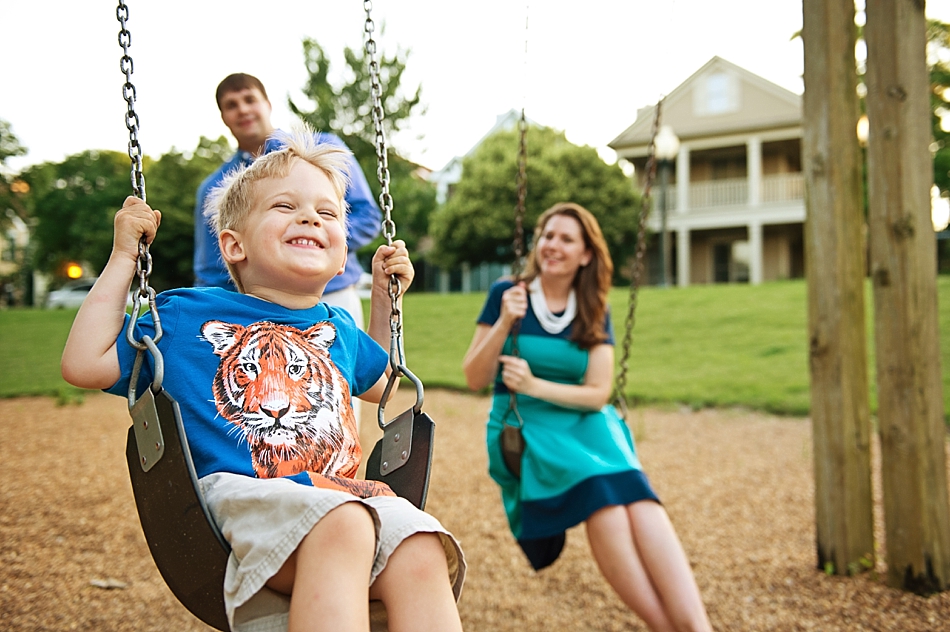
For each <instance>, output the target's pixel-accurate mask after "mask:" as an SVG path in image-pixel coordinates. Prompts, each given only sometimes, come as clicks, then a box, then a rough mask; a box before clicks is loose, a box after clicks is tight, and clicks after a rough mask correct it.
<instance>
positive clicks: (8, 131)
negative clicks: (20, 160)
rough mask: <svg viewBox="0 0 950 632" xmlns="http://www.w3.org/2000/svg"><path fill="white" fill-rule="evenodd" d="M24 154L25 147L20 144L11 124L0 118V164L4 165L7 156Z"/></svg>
mask: <svg viewBox="0 0 950 632" xmlns="http://www.w3.org/2000/svg"><path fill="white" fill-rule="evenodd" d="M24 154H26V147H24V146H23V145H21V144H20V139H18V138H17V137H16V134H14V133H13V126H12V125H10V123H9V122H8V121H5V120H3V119H0V165H5V164H6V162H7V158H12V157H13V156H23V155H24Z"/></svg>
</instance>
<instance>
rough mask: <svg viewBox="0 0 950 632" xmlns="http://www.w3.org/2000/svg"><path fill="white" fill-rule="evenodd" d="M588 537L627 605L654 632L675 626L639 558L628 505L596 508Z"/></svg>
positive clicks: (602, 571)
mask: <svg viewBox="0 0 950 632" xmlns="http://www.w3.org/2000/svg"><path fill="white" fill-rule="evenodd" d="M587 539H588V541H589V542H590V548H591V551H592V552H593V554H594V561H596V562H597V566H598V567H599V568H600V572H601V573H602V574H603V575H604V578H605V579H606V580H607V583H608V584H610V586H611V587H612V588H613V589H614V591H616V593H617V595H618V596H619V597H620V599H621V600H622V601H623V602H624V603H625V604H627V607H628V608H630V609H631V610H633V611H634V612H635V613H636V614H637V616H639V617H640V618H641V619H643V621H644V622H645V623H646V624H647V625H648V626H649V627H650V629H651V630H654V632H667V631H673V630H675V629H676V628H675V627H673V623H672V622H671V621H670V619H669V617H668V616H667V613H666V609H665V608H664V607H663V602H662V601H661V600H660V596H659V594H658V593H657V591H656V588H655V587H654V586H653V582H652V581H651V580H650V576H649V574H648V572H647V570H646V568H645V567H644V565H643V562H642V561H641V559H640V552H639V551H638V549H637V545H636V542H635V540H634V533H633V526H632V524H631V519H630V515H629V514H628V513H627V508H626V507H624V506H622V505H613V506H610V507H604V508H603V509H600V510H599V511H597V512H595V513H594V514H593V515H592V516H591V517H590V518H588V519H587Z"/></svg>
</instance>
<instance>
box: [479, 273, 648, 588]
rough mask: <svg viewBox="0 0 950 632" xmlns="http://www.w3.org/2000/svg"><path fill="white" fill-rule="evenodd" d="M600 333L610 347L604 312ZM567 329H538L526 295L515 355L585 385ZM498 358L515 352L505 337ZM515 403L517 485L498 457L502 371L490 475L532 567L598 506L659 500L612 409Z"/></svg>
mask: <svg viewBox="0 0 950 632" xmlns="http://www.w3.org/2000/svg"><path fill="white" fill-rule="evenodd" d="M511 286H512V283H511V281H507V280H502V281H498V282H496V283H495V284H494V285H492V288H491V290H490V291H489V294H488V299H487V300H486V302H485V306H484V308H483V309H482V312H481V314H479V316H478V323H479V324H484V325H489V326H491V325H493V324H494V323H495V321H496V320H498V317H499V315H500V310H501V296H502V294H503V293H504V292H505V290H507V289H508V288H510V287H511ZM604 328H605V330H606V332H607V335H608V340H607V343H608V344H613V342H614V339H613V328H612V326H611V323H610V315H609V313H608V314H607V317H606V319H605V323H604ZM571 329H572V326H571V325H569V326H568V327H567V328H566V329H565V330H564V331H562V332H560V333H557V334H550V333H548V332H547V331H545V330H544V329H542V327H541V325H540V323H539V322H538V319H537V318H536V317H535V315H534V312H533V311H532V309H531V308H530V297H529V309H528V311H527V314H526V315H525V317H524V318H523V319H522V322H521V326H520V330H519V333H518V352H519V355H520V356H521V357H522V358H523V359H524V360H525V361H527V362H528V365H529V366H530V367H531V372H532V374H534V375H535V376H536V377H539V378H541V379H544V380H550V381H552V382H559V383H562V384H581V383H582V382H583V381H584V375H585V373H586V372H587V362H588V356H589V354H588V352H587V351H586V350H584V349H581V348H580V347H578V346H577V345H576V344H575V343H574V342H572V341H571V340H570V335H571ZM502 353H503V354H506V355H511V353H512V339H511V336H510V335H509V337H508V339H507V340H506V341H505V346H504V350H503V351H502ZM516 398H517V407H518V412H519V413H520V416H521V418H522V420H523V421H524V426H523V428H522V433H523V436H524V439H525V443H526V447H525V451H524V454H523V455H522V461H521V480H520V481H519V480H518V479H517V478H516V477H515V476H513V475H512V474H511V472H510V471H509V470H508V468H507V467H506V465H505V462H504V459H503V458H502V453H501V431H502V428H503V427H504V424H506V423H507V424H510V425H517V422H516V417H515V416H514V414H513V413H511V410H510V392H509V391H508V389H507V387H506V386H505V385H504V383H503V382H502V381H501V376H500V374H499V377H498V378H497V379H496V381H495V385H494V393H493V397H492V407H491V412H490V413H489V418H488V428H487V436H486V441H487V444H488V471H489V474H490V475H491V477H492V479H493V480H494V481H495V482H496V483H497V484H498V486H499V487H500V488H501V496H502V502H503V503H504V507H505V513H506V514H507V516H508V525H509V527H510V528H511V532H512V534H513V535H514V536H515V539H516V540H517V541H518V544H519V546H521V549H522V550H523V551H524V553H525V555H526V556H527V558H528V561H529V562H531V565H532V566H533V567H534V569H535V570H540V569H542V568H544V567H546V566H549V565H550V564H552V563H553V562H554V561H555V560H556V559H557V558H558V556H559V555H560V554H561V550H562V549H563V547H564V538H565V532H566V531H567V529H569V528H571V527H573V526H575V525H578V524H580V523H581V522H584V521H585V520H587V518H589V517H590V516H591V514H593V513H594V512H596V511H597V510H598V509H601V508H603V507H607V506H610V505H628V504H630V503H634V502H637V501H641V500H652V501H656V502H659V499H658V498H657V496H656V494H655V493H654V491H653V489H652V488H651V487H650V482H649V480H648V479H647V477H646V475H645V474H644V473H643V471H642V468H641V466H640V460H639V459H638V458H637V453H636V448H635V447H634V444H633V437H632V436H631V435H630V431H629V429H628V428H627V425H626V423H624V421H623V419H622V418H621V417H620V415H618V414H617V411H616V409H615V408H614V407H613V406H612V405H607V406H604V407H603V408H602V409H600V410H598V411H594V412H588V411H580V410H576V409H572V408H565V407H563V406H559V405H557V404H552V403H550V402H547V401H544V400H540V399H535V398H533V397H528V396H526V395H522V394H518V395H517V396H516Z"/></svg>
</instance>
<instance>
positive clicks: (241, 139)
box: [219, 88, 274, 154]
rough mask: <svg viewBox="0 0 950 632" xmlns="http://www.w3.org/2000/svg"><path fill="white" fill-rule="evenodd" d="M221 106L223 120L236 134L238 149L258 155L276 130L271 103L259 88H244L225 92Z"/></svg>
mask: <svg viewBox="0 0 950 632" xmlns="http://www.w3.org/2000/svg"><path fill="white" fill-rule="evenodd" d="M219 106H220V108H221V120H222V121H224V124H225V125H227V126H228V129H229V130H231V133H232V134H234V138H235V139H237V142H238V147H240V148H241V149H243V150H245V151H249V152H251V153H255V154H256V153H257V152H258V151H259V150H260V148H261V147H262V146H263V145H264V141H265V140H267V136H268V135H269V134H270V133H271V132H272V131H273V130H274V128H273V126H272V125H271V122H270V114H271V105H270V101H268V100H267V99H266V98H264V95H263V94H261V91H260V90H258V89H257V88H244V89H243V90H238V91H233V92H225V93H224V96H223V97H221V103H220V104H219Z"/></svg>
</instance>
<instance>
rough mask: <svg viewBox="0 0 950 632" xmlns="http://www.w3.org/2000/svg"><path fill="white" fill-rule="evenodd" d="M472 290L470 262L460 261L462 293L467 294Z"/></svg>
mask: <svg viewBox="0 0 950 632" xmlns="http://www.w3.org/2000/svg"><path fill="white" fill-rule="evenodd" d="M471 291H472V264H470V263H469V262H468V261H463V262H462V293H463V294H468V293H470V292H471Z"/></svg>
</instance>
